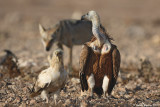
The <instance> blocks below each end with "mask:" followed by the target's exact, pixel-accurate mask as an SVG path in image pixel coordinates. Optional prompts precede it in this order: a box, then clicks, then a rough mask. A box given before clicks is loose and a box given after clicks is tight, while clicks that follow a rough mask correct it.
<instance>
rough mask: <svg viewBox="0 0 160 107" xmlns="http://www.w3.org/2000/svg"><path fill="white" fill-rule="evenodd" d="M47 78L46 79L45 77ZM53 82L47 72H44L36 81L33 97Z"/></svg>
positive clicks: (32, 91) (32, 92)
mask: <svg viewBox="0 0 160 107" xmlns="http://www.w3.org/2000/svg"><path fill="white" fill-rule="evenodd" d="M45 78H46V79H45ZM50 83H51V80H50V79H49V78H47V76H46V75H45V72H42V73H41V74H40V75H39V76H38V79H37V81H36V83H35V84H34V86H33V89H32V90H31V95H30V96H31V97H35V96H37V95H39V94H40V93H41V92H42V91H43V90H45V89H46V88H47V87H49V85H50Z"/></svg>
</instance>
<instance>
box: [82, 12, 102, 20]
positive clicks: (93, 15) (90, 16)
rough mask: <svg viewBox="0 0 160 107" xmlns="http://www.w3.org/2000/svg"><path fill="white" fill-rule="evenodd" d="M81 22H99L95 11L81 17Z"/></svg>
mask: <svg viewBox="0 0 160 107" xmlns="http://www.w3.org/2000/svg"><path fill="white" fill-rule="evenodd" d="M81 20H89V21H93V20H97V21H99V15H98V13H97V12H95V11H89V12H88V13H87V14H85V15H83V16H82V17H81Z"/></svg>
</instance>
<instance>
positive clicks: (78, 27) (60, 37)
mask: <svg viewBox="0 0 160 107" xmlns="http://www.w3.org/2000/svg"><path fill="white" fill-rule="evenodd" d="M39 30H40V34H41V37H42V42H43V44H44V46H45V48H46V51H49V50H50V49H51V47H52V44H53V43H55V42H57V45H58V47H59V48H61V49H63V48H62V45H66V46H67V47H68V48H69V49H70V51H69V52H70V53H69V55H70V56H69V58H70V59H69V60H70V61H69V62H70V63H69V67H71V65H72V47H73V45H82V44H83V43H85V42H87V41H89V40H90V39H91V37H92V35H93V34H92V24H91V22H90V21H81V20H62V21H59V22H58V23H57V24H56V25H55V26H54V27H52V28H48V29H45V28H44V27H43V26H42V25H39Z"/></svg>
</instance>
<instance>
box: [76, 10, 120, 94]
mask: <svg viewBox="0 0 160 107" xmlns="http://www.w3.org/2000/svg"><path fill="white" fill-rule="evenodd" d="M81 19H82V20H90V21H91V22H92V33H93V35H94V36H93V38H92V39H91V41H89V42H87V43H85V44H84V45H83V47H82V50H81V54H80V71H79V74H80V82H81V88H82V91H83V92H84V91H85V90H86V91H87V90H88V89H90V95H89V96H91V97H93V92H95V93H96V94H97V95H99V96H101V95H102V94H103V95H104V97H106V94H107V93H108V95H110V94H111V92H112V89H113V87H114V86H115V84H116V81H117V77H118V72H119V68H120V53H119V51H118V49H117V46H116V45H114V44H112V43H111V40H112V39H111V38H110V37H109V35H108V34H107V33H106V32H105V29H104V28H103V27H102V26H101V24H100V18H99V15H98V14H97V13H96V12H95V11H89V12H88V13H87V14H85V15H83V16H82V18H81Z"/></svg>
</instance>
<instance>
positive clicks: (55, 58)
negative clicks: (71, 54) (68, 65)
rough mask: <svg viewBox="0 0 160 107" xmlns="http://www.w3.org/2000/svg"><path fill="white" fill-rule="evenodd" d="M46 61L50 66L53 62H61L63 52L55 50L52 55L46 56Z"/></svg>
mask: <svg viewBox="0 0 160 107" xmlns="http://www.w3.org/2000/svg"><path fill="white" fill-rule="evenodd" d="M48 61H49V63H50V65H52V63H55V62H62V61H63V50H61V49H56V50H55V51H54V52H53V54H51V55H49V56H48Z"/></svg>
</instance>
